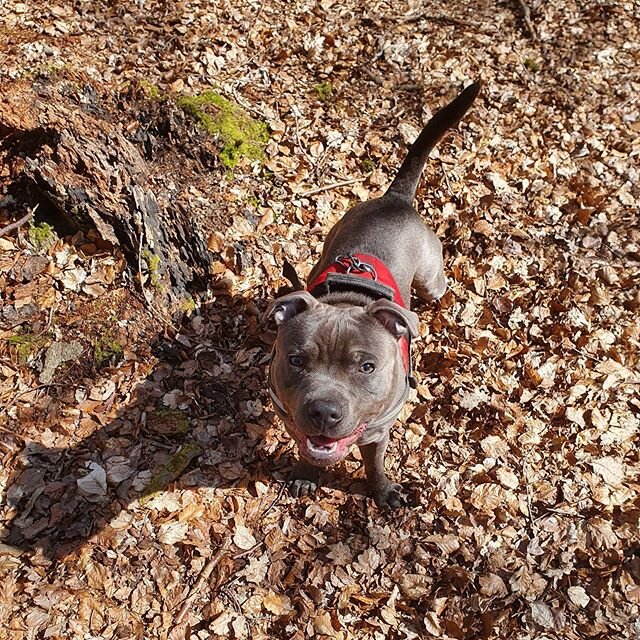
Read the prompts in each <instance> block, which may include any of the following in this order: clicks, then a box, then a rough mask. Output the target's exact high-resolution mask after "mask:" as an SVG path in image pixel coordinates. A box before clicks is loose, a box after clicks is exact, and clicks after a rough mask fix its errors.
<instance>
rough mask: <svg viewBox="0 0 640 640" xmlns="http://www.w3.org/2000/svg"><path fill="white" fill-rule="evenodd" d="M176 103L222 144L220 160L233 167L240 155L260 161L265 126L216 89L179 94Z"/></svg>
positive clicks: (267, 136)
mask: <svg viewBox="0 0 640 640" xmlns="http://www.w3.org/2000/svg"><path fill="white" fill-rule="evenodd" d="M177 103H178V106H180V107H181V108H182V109H184V110H185V111H186V112H187V113H188V114H189V115H191V116H192V117H193V118H195V119H196V120H197V121H198V122H199V123H200V125H201V126H202V128H203V129H204V130H205V131H206V132H207V133H208V134H209V135H212V136H216V137H218V138H219V139H220V141H221V142H222V144H223V147H222V150H221V151H220V154H219V158H220V162H222V164H223V165H224V166H225V167H227V168H228V169H233V168H235V166H236V165H237V164H238V162H240V160H241V159H242V158H247V159H249V160H262V157H263V155H264V148H265V145H266V144H267V142H268V141H269V133H268V131H267V125H266V123H264V122H261V121H259V120H254V119H253V118H252V117H251V116H250V115H249V114H248V113H247V112H246V111H244V109H242V107H240V106H239V105H237V104H235V103H233V102H231V101H229V100H227V99H226V98H224V97H222V96H221V95H220V94H218V93H216V92H215V91H205V92H203V93H201V94H198V95H195V96H181V97H180V98H178V101H177Z"/></svg>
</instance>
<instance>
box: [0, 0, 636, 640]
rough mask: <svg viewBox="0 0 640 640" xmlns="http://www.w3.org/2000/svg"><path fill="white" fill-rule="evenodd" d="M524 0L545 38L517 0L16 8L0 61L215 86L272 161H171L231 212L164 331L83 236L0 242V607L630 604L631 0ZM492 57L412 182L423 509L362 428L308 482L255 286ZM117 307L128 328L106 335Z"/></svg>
mask: <svg viewBox="0 0 640 640" xmlns="http://www.w3.org/2000/svg"><path fill="white" fill-rule="evenodd" d="M530 6H531V8H532V17H533V20H534V22H535V26H536V28H537V31H538V35H539V38H540V41H539V42H537V43H533V42H531V41H530V40H528V39H527V37H526V33H525V32H524V31H523V29H522V24H521V23H520V21H519V13H518V7H517V3H513V6H511V5H509V4H502V5H500V4H498V5H496V4H495V3H489V2H481V3H476V4H474V7H473V9H471V8H470V5H469V3H464V2H461V1H455V2H450V3H447V5H446V6H441V5H440V4H436V3H426V4H425V3H416V2H403V3H400V4H398V3H394V4H391V3H385V2H374V3H368V4H367V5H366V7H363V5H362V3H359V2H356V1H355V0H353V1H352V2H338V1H336V2H333V1H332V0H323V1H322V2H319V3H310V2H309V3H302V2H301V3H296V4H293V5H292V4H290V3H284V2H283V3H278V2H271V1H267V2H262V3H258V2H255V3H247V4H245V5H243V6H242V7H241V8H240V7H238V3H233V2H220V3H215V6H212V4H211V3H202V2H197V1H196V2H191V3H187V4H177V5H172V4H169V5H167V4H165V3H159V2H150V3H145V5H144V10H142V9H140V8H139V5H138V4H136V3H133V2H121V3H116V4H113V3H109V4H108V5H107V3H104V4H103V3H89V4H87V3H85V4H80V5H77V4H76V5H73V4H71V3H66V2H62V3H58V4H55V5H45V4H44V3H29V4H27V3H15V2H14V3H9V4H6V5H3V6H2V8H0V20H2V22H3V25H4V27H5V29H6V32H7V33H11V34H12V38H11V39H10V40H8V41H6V42H4V43H3V44H2V45H0V67H1V68H2V72H1V73H2V76H1V78H2V81H3V82H5V81H9V80H11V79H15V78H19V77H22V78H24V76H25V74H27V76H29V74H31V76H30V77H35V78H40V79H42V76H51V75H52V74H60V75H61V76H62V77H63V78H66V80H67V81H68V82H69V83H70V86H71V87H73V83H74V82H78V81H79V80H82V81H83V82H84V79H85V78H86V77H87V76H88V77H89V78H90V79H91V78H92V79H93V81H94V82H97V83H102V85H103V87H104V88H105V90H106V89H107V88H110V87H115V86H120V85H121V84H122V83H123V82H126V81H129V80H132V81H135V80H138V79H139V78H141V77H142V78H146V79H148V80H149V81H151V82H153V83H156V84H158V85H159V87H160V89H161V91H163V92H171V91H178V92H180V91H195V90H198V89H200V88H205V87H207V86H209V85H212V84H214V85H215V86H217V87H219V88H221V90H222V91H223V92H224V93H225V94H226V95H228V96H229V97H232V98H234V99H236V100H237V101H239V102H241V103H242V104H244V105H245V106H247V107H248V108H249V109H251V111H252V113H255V114H257V115H259V116H261V117H263V118H264V119H266V120H267V121H268V122H269V125H270V128H271V131H272V137H271V142H270V144H269V147H268V154H267V155H268V157H267V159H266V162H265V165H266V170H265V169H262V170H261V169H260V168H259V167H256V168H254V171H253V173H252V171H251V170H250V168H249V167H245V171H244V172H238V173H237V175H236V176H235V177H234V179H233V180H229V179H228V178H227V177H225V176H224V175H222V174H217V175H211V174H210V173H208V174H206V175H204V174H197V173H194V174H193V175H191V176H190V175H188V174H187V173H186V172H185V171H184V170H183V169H182V168H180V167H176V169H175V170H176V173H175V174H174V175H175V176H177V177H178V178H179V179H177V181H178V182H179V183H180V184H179V189H180V190H181V192H182V193H183V195H185V197H188V200H189V202H190V203H191V206H192V208H193V213H194V215H196V216H198V217H199V218H200V219H201V220H204V221H205V222H206V220H207V215H208V212H209V215H210V211H211V208H212V207H214V206H215V207H216V214H215V216H213V218H212V219H213V220H219V219H220V220H225V225H224V226H223V227H222V228H220V227H215V226H214V225H213V224H211V223H210V224H209V226H208V229H209V231H210V233H211V236H210V238H209V246H210V249H211V250H212V251H213V252H214V254H215V256H216V259H217V260H218V262H217V274H218V276H219V280H218V281H217V282H215V283H213V285H212V287H213V291H214V294H217V296H214V297H212V298H211V300H209V301H207V302H206V303H205V304H203V307H202V310H201V312H200V313H198V314H196V315H193V316H192V317H191V318H190V319H188V320H187V321H186V322H185V324H184V326H182V327H181V328H180V329H179V330H178V332H177V333H175V332H173V331H171V330H170V329H167V328H166V327H161V326H158V324H157V322H155V321H154V320H153V319H152V318H150V317H149V313H148V310H146V309H145V307H144V305H143V304H141V303H140V298H139V296H138V295H137V294H135V293H134V292H133V290H132V284H131V282H130V280H128V279H127V276H126V274H125V273H124V271H123V264H122V262H121V260H120V259H119V258H118V257H117V256H113V255H110V254H109V253H107V252H102V251H101V250H100V247H99V246H98V240H97V239H96V238H87V237H75V238H69V237H66V238H64V239H63V240H59V241H58V242H57V243H56V244H55V245H53V246H52V247H50V248H49V249H47V250H44V251H40V252H38V251H36V250H35V249H34V247H33V246H31V245H30V244H29V242H28V239H27V235H26V229H22V231H21V232H20V233H19V236H18V237H16V236H15V234H14V235H13V236H12V237H5V238H3V239H1V240H0V249H1V250H2V255H1V257H0V285H1V286H0V290H1V291H2V293H1V294H0V295H1V296H2V298H1V299H2V312H1V313H2V320H3V330H2V334H1V337H2V338H3V346H2V347H1V349H2V351H1V357H2V361H1V363H0V367H1V370H0V374H1V380H0V399H1V402H2V409H1V410H2V412H3V413H2V418H1V419H2V421H3V422H2V425H1V426H0V429H1V431H0V433H1V434H2V449H1V452H2V467H1V469H0V485H1V486H2V493H3V497H4V502H3V506H2V507H1V509H2V522H3V524H2V528H1V532H2V537H3V538H4V542H3V543H2V545H0V571H1V572H2V576H3V578H2V581H1V582H0V621H1V622H2V624H1V625H0V637H7V638H9V637H10V638H87V637H95V638H105V639H109V638H145V639H147V638H170V639H172V640H174V639H175V640H177V639H182V638H194V639H195V638H214V637H225V638H227V637H232V638H252V639H254V638H281V637H287V638H307V637H318V638H323V637H331V638H339V639H343V640H346V639H347V638H363V639H364V638H367V639H369V638H375V639H383V638H430V637H438V638H457V639H463V638H465V639H466V638H519V639H524V638H554V637H563V638H620V639H622V638H624V639H628V638H634V637H637V636H638V635H639V634H640V627H639V626H638V622H637V621H638V619H640V556H639V550H640V536H639V534H638V514H639V512H640V510H639V502H638V500H639V496H638V491H639V483H638V477H639V472H640V462H639V458H638V427H639V424H638V415H639V414H640V401H639V400H638V397H639V394H638V389H639V388H640V386H639V385H640V372H639V367H638V343H639V341H640V325H639V321H638V305H639V302H640V292H639V291H638V276H639V260H640V249H639V246H640V228H639V225H638V206H637V202H638V195H639V194H638V186H637V185H638V184H639V183H640V181H639V178H640V176H639V175H638V172H639V169H638V166H639V165H638V156H639V151H640V138H639V137H638V135H639V131H640V126H639V124H638V122H639V115H640V114H639V110H638V101H637V95H638V89H639V88H640V79H639V77H638V70H637V60H638V55H639V51H638V49H639V45H638V43H639V42H640V34H639V33H638V22H637V18H638V15H637V7H635V6H634V5H633V3H631V2H624V1H621V2H617V3H610V4H608V5H603V4H602V3H598V2H595V1H594V2H586V3H585V2H581V3H578V2H573V1H570V0H566V1H564V0H563V1H562V2H559V3H555V4H554V3H545V4H543V3H537V4H536V3H530ZM471 11H473V15H470V12H471ZM634 11H635V12H636V13H635V20H634ZM476 77H482V78H483V80H484V81H485V90H484V95H483V98H482V99H481V100H480V101H479V103H478V105H477V106H476V107H474V110H473V111H472V112H471V113H470V114H469V116H468V117H467V119H466V120H465V123H463V124H462V125H461V126H460V127H459V129H458V130H457V131H456V132H455V133H453V134H452V135H450V136H449V138H448V139H447V140H446V141H445V142H444V143H443V144H441V145H440V146H439V148H438V149H437V151H436V153H434V159H433V160H432V162H431V163H430V165H429V166H428V168H427V170H426V172H425V179H424V182H423V189H422V191H421V194H420V197H419V199H418V206H419V207H420V210H421V211H422V213H423V214H424V216H425V219H427V220H429V221H430V223H431V224H432V226H433V227H434V228H435V229H436V230H437V232H438V235H439V236H440V237H441V238H443V241H444V244H445V253H446V262H447V268H448V274H449V277H450V284H451V288H450V291H449V292H448V293H447V294H446V296H445V297H444V298H443V299H442V301H441V303H440V304H439V305H437V306H428V307H418V310H419V311H420V313H421V318H422V321H423V322H422V332H423V333H422V337H421V339H420V340H419V341H417V344H416V347H415V361H416V368H417V372H418V375H419V376H420V379H421V384H420V386H419V388H418V390H417V393H416V395H415V396H414V397H413V398H412V400H411V402H410V404H409V405H408V407H407V410H406V412H405V415H404V420H403V421H402V423H401V424H400V423H399V424H398V426H397V427H396V429H395V430H394V433H393V442H392V446H391V452H390V456H389V467H390V469H389V471H390V473H391V475H392V476H393V477H394V478H395V479H397V480H400V481H402V482H404V483H405V486H406V488H407V490H408V492H409V493H410V496H411V506H410V508H407V509H405V510H401V511H399V512H396V513H392V514H388V513H380V512H379V511H377V510H376V509H375V507H373V506H372V505H371V504H370V503H369V501H368V500H367V499H366V498H364V497H363V495H362V491H361V490H362V476H363V473H362V469H361V468H360V463H359V461H358V460H357V456H354V457H353V458H352V459H350V460H349V461H347V462H346V463H345V464H344V465H343V466H342V467H341V468H340V469H337V470H335V472H332V473H331V474H330V475H329V477H328V479H327V487H325V488H323V489H322V490H321V491H320V492H319V493H318V495H316V496H314V497H312V498H306V499H303V500H293V499H291V498H290V497H288V496H287V494H286V493H282V494H280V488H281V483H282V481H283V480H284V478H285V477H286V474H287V472H288V469H289V467H290V464H291V460H292V449H291V444H290V442H289V441H288V439H287V438H286V436H285V435H284V434H283V431H282V429H281V428H280V425H279V424H278V423H277V421H276V420H275V418H274V415H273V413H272V411H271V410H270V409H269V405H268V400H267V396H266V394H265V392H264V382H263V372H264V366H265V363H266V361H267V357H268V343H269V340H270V337H269V335H267V334H264V333H263V332H262V330H261V328H260V327H259V324H258V316H259V313H260V310H261V309H263V308H264V305H265V303H266V300H267V299H268V298H269V297H270V296H271V295H273V294H274V292H275V291H276V290H277V289H278V288H279V287H280V286H283V285H284V284H285V282H284V281H283V279H282V277H281V267H282V263H283V260H284V259H285V258H286V259H287V260H289V261H290V262H291V263H292V264H294V265H296V266H297V268H298V271H299V273H300V274H301V275H303V274H306V273H307V272H308V270H309V268H310V266H311V265H312V263H313V261H314V259H315V257H316V256H317V253H318V250H319V248H320V246H321V242H322V239H323V237H324V235H325V233H326V231H327V229H328V228H329V227H330V225H331V224H332V223H333V222H334V221H335V220H336V219H337V218H338V216H339V215H340V213H341V212H342V211H344V209H345V208H346V207H347V206H348V203H349V202H350V201H352V200H358V199H363V198H367V197H369V196H371V195H375V194H377V193H379V192H380V190H381V189H382V188H383V187H384V185H385V184H387V182H388V180H389V177H390V176H391V174H392V171H393V168H394V167H397V165H398V163H399V161H400V158H401V157H402V153H403V147H404V143H405V142H406V141H407V140H409V139H411V138H412V137H413V136H414V135H415V132H416V131H417V130H418V129H419V126H420V124H421V123H422V122H424V121H425V120H426V118H427V117H428V115H429V114H430V113H431V112H432V111H433V110H434V109H435V108H436V107H437V106H439V105H440V104H442V103H443V102H444V101H445V98H446V97H449V96H451V95H453V93H454V92H455V89H457V88H458V87H459V86H460V85H461V84H462V82H463V81H467V80H471V79H475V78H476ZM327 81H328V82H331V84H332V91H331V95H330V97H329V98H328V99H325V100H321V99H320V97H319V94H318V91H317V90H316V86H317V85H319V84H321V83H324V82H327ZM417 85H423V86H424V91H420V90H416V86H417ZM168 171H171V168H170V167H169V168H168ZM3 178H6V176H3ZM351 180H353V182H349V181H351ZM342 182H348V184H347V185H346V186H343V187H341V188H330V189H326V190H320V191H316V190H318V189H320V188H323V187H327V186H331V185H334V184H336V183H342ZM309 191H316V193H314V194H313V195H307V193H308V192H309ZM4 195H5V194H3V197H4ZM11 204H12V203H11V200H9V199H6V198H5V199H4V200H3V201H2V208H3V209H4V210H5V211H6V212H8V213H9V214H13V212H12V211H11ZM7 219H8V217H7ZM83 247H84V248H83ZM222 294H224V295H222ZM27 334H28V335H29V336H31V337H32V344H31V346H30V348H29V349H27V348H24V347H23V348H22V350H20V349H19V348H18V347H19V346H20V344H24V342H22V343H20V342H19V341H18V342H17V341H16V340H15V339H14V341H13V343H11V341H10V340H9V339H10V338H11V337H12V336H16V335H22V336H24V335H27ZM105 335H106V336H107V337H106V338H104V337H105ZM103 338H104V339H105V340H107V341H109V340H113V341H115V342H117V343H118V344H121V346H122V352H121V353H119V354H111V356H107V357H106V359H105V360H104V361H102V362H96V359H95V348H96V342H97V341H98V340H100V339H103ZM56 344H58V345H60V344H63V345H67V351H65V350H64V349H63V348H62V347H56V348H55V349H54V355H55V353H57V352H58V351H59V352H60V353H62V354H63V355H64V353H66V354H67V355H68V356H69V357H68V358H66V359H65V358H64V357H60V353H58V355H57V356H56V358H57V360H56V359H54V355H50V356H49V360H47V354H48V353H49V350H50V349H51V347H52V346H53V345H56ZM68 345H79V347H73V348H71V351H69V350H68V349H69V347H68ZM103 346H104V345H103ZM78 348H82V353H81V354H80V355H79V356H78V355H73V354H74V353H77V349H78ZM69 354H71V355H69ZM47 362H49V366H48V369H47ZM56 363H57V364H56ZM43 375H45V377H44V379H43V378H42V376H43ZM46 380H49V381H50V382H48V383H47V382H46ZM47 385H49V386H47ZM185 420H186V421H187V425H188V429H183V426H184V424H185ZM23 439H24V441H26V443H27V444H26V447H25V445H24V443H23ZM196 445H197V446H199V447H202V448H203V449H204V453H202V455H201V456H200V457H199V458H198V461H197V464H194V463H193V462H192V463H191V464H190V466H188V467H187V470H186V472H185V473H184V474H183V475H182V476H181V477H180V478H179V480H177V481H176V482H173V483H172V484H170V485H169V486H168V487H166V488H165V490H162V491H154V492H152V493H151V494H150V495H146V496H145V495H144V493H145V488H148V487H149V486H153V479H154V477H157V475H158V474H159V473H164V474H166V473H169V472H170V471H171V470H172V469H173V470H176V469H179V470H181V464H189V460H191V457H190V455H191V454H190V453H189V452H190V451H192V450H191V449H189V447H190V446H196ZM228 539H230V540H231V542H230V547H229V549H228V551H227V552H225V553H224V554H222V555H221V557H220V561H219V562H217V563H216V566H215V568H213V570H212V572H211V575H210V576H208V577H207V579H206V580H204V581H203V583H202V584H201V585H200V587H199V591H198V593H196V594H195V595H193V596H190V594H191V591H192V589H193V587H194V585H196V584H197V580H198V577H199V576H201V575H202V574H203V571H204V570H205V569H206V566H207V563H208V562H209V561H210V560H211V558H213V557H214V556H215V554H216V551H217V549H218V548H219V546H220V545H221V544H222V543H223V541H225V540H228ZM39 547H42V548H40V549H39ZM34 549H35V551H34ZM189 597H191V598H192V600H191V601H190V607H189V608H188V611H186V613H185V616H184V620H183V621H182V622H180V623H179V624H176V616H177V613H178V612H179V611H180V609H181V607H182V606H183V603H184V602H185V599H186V598H189Z"/></svg>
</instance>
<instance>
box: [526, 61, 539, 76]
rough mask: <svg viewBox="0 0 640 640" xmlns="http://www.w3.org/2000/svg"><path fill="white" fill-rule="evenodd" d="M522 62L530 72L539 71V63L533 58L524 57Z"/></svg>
mask: <svg viewBox="0 0 640 640" xmlns="http://www.w3.org/2000/svg"><path fill="white" fill-rule="evenodd" d="M523 64H524V66H525V67H526V68H527V69H529V71H531V72H532V73H536V71H540V63H539V62H537V61H536V60H534V59H533V58H525V59H524V63H523Z"/></svg>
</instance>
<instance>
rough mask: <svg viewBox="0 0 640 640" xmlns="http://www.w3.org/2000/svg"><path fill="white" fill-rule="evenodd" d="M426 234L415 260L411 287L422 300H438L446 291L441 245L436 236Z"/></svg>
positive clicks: (428, 231) (429, 233) (428, 230)
mask: <svg viewBox="0 0 640 640" xmlns="http://www.w3.org/2000/svg"><path fill="white" fill-rule="evenodd" d="M425 231H426V232H427V233H426V235H425V239H424V242H422V243H421V248H420V252H419V256H418V260H417V265H416V271H415V275H414V276H413V282H412V286H413V288H414V289H415V291H416V293H417V294H418V297H419V298H421V299H422V300H426V301H430V300H438V299H440V298H441V297H442V296H443V295H444V293H445V291H446V290H447V279H446V277H445V275H444V265H443V262H442V245H441V244H440V240H438V238H437V237H436V235H435V234H434V233H433V232H432V231H431V230H430V229H425Z"/></svg>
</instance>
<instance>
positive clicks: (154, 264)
mask: <svg viewBox="0 0 640 640" xmlns="http://www.w3.org/2000/svg"><path fill="white" fill-rule="evenodd" d="M142 257H143V258H144V261H145V262H146V263H147V269H148V270H149V282H150V283H151V286H152V287H153V288H154V289H155V290H156V291H162V289H163V285H162V275H161V273H160V256H159V255H157V254H155V253H153V252H151V251H149V249H143V250H142Z"/></svg>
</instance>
